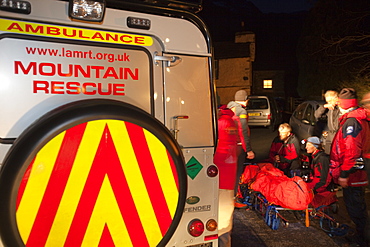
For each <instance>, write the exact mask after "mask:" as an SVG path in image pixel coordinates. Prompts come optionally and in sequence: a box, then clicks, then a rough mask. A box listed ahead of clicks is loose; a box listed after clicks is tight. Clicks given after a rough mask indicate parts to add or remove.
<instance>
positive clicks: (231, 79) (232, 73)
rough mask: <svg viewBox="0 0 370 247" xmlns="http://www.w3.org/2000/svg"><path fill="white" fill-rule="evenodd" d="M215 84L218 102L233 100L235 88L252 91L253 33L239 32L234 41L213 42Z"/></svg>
mask: <svg viewBox="0 0 370 247" xmlns="http://www.w3.org/2000/svg"><path fill="white" fill-rule="evenodd" d="M214 57H215V66H216V68H215V84H216V89H217V94H218V104H227V103H228V102H229V101H231V100H234V94H235V92H236V91H237V90H240V89H245V90H246V91H247V92H248V94H251V93H252V81H253V78H252V75H253V72H252V62H253V61H254V58H255V34H254V33H252V32H239V33H236V35H235V40H234V42H229V41H226V42H215V43H214Z"/></svg>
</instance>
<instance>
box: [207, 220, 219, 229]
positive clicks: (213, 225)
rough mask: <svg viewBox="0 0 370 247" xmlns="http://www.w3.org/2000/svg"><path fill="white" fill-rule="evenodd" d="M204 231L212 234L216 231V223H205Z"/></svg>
mask: <svg viewBox="0 0 370 247" xmlns="http://www.w3.org/2000/svg"><path fill="white" fill-rule="evenodd" d="M206 229H207V230H208V231H210V232H213V231H215V230H216V229H217V222H216V221H215V220H214V219H211V220H208V221H207V223H206Z"/></svg>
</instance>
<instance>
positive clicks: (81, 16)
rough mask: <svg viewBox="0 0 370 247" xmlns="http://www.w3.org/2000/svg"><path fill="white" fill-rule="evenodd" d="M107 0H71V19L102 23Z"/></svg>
mask: <svg viewBox="0 0 370 247" xmlns="http://www.w3.org/2000/svg"><path fill="white" fill-rule="evenodd" d="M105 7H106V3H105V0H69V17H71V18H72V19H77V20H83V21H91V22H102V21H103V18H104V14H105Z"/></svg>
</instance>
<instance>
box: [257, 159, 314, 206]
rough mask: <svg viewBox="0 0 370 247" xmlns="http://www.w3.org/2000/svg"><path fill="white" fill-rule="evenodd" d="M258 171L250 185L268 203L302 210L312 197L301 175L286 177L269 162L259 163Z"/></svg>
mask: <svg viewBox="0 0 370 247" xmlns="http://www.w3.org/2000/svg"><path fill="white" fill-rule="evenodd" d="M259 166H260V171H259V172H258V173H257V175H256V176H255V178H254V182H253V183H251V185H250V187H251V189H253V190H254V191H258V192H260V193H261V194H262V195H263V196H264V197H265V198H266V200H267V201H268V202H269V203H272V204H275V205H279V206H281V207H284V208H289V209H293V210H303V209H306V208H307V207H308V205H309V204H310V202H311V201H312V199H313V193H312V190H310V189H309V188H308V186H307V184H306V183H305V182H304V181H303V180H302V178H301V177H298V176H295V177H293V178H288V177H287V176H285V175H284V173H283V172H282V171H281V170H279V169H278V168H275V167H274V166H273V165H272V164H270V163H263V164H260V165H259Z"/></svg>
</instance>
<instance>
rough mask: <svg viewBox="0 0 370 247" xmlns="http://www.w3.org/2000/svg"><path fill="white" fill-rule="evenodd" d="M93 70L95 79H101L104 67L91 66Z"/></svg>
mask: <svg viewBox="0 0 370 247" xmlns="http://www.w3.org/2000/svg"><path fill="white" fill-rule="evenodd" d="M91 69H94V70H95V78H100V71H101V70H103V69H104V66H91Z"/></svg>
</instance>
